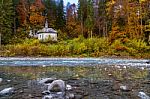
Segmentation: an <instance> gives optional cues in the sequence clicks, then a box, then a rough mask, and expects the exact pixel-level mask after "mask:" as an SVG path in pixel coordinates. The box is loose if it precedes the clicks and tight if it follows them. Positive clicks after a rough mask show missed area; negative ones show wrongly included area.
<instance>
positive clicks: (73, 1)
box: [64, 0, 78, 5]
mask: <svg viewBox="0 0 150 99" xmlns="http://www.w3.org/2000/svg"><path fill="white" fill-rule="evenodd" d="M68 2H70V3H71V4H73V3H75V4H78V0H64V5H67V3H68Z"/></svg>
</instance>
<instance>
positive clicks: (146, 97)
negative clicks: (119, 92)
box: [138, 92, 150, 99]
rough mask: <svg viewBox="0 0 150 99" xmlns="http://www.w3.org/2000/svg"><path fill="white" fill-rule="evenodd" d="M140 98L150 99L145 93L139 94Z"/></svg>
mask: <svg viewBox="0 0 150 99" xmlns="http://www.w3.org/2000/svg"><path fill="white" fill-rule="evenodd" d="M138 96H139V97H140V98H141V99H150V97H149V96H148V95H146V93H144V92H139V93H138Z"/></svg>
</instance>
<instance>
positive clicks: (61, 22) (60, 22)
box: [55, 0, 66, 30]
mask: <svg viewBox="0 0 150 99" xmlns="http://www.w3.org/2000/svg"><path fill="white" fill-rule="evenodd" d="M65 24H66V19H65V13H64V3H63V0H58V1H57V9H56V22H55V28H57V29H61V30H63V29H64V27H65Z"/></svg>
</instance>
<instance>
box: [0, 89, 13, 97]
mask: <svg viewBox="0 0 150 99" xmlns="http://www.w3.org/2000/svg"><path fill="white" fill-rule="evenodd" d="M13 92H14V88H13V87H10V88H5V89H3V90H2V91H0V96H4V95H10V94H12V93H13Z"/></svg>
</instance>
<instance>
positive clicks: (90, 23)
mask: <svg viewBox="0 0 150 99" xmlns="http://www.w3.org/2000/svg"><path fill="white" fill-rule="evenodd" d="M85 26H86V28H87V29H88V34H90V36H89V37H91V38H92V36H93V28H94V9H93V0H88V4H87V18H86V21H85Z"/></svg>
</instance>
